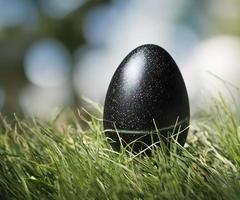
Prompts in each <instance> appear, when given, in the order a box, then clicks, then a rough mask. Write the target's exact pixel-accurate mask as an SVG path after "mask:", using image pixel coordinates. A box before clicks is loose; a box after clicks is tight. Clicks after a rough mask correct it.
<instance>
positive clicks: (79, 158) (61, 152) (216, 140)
mask: <svg viewBox="0 0 240 200" xmlns="http://www.w3.org/2000/svg"><path fill="white" fill-rule="evenodd" d="M209 109H210V110H209ZM206 110H209V111H208V112H204V113H203V114H202V115H201V117H196V118H195V119H192V121H191V128H190V132H189V136H188V140H187V144H186V146H185V148H184V149H182V151H181V153H177V152H179V151H178V150H177V149H179V147H178V148H177V144H173V145H172V148H171V149H170V150H167V149H164V148H158V149H157V150H156V151H154V155H153V156H152V157H146V156H136V155H134V154H131V153H130V152H126V151H125V150H124V149H123V150H122V151H121V152H120V153H117V152H114V151H113V150H111V147H110V146H109V144H108V143H107V141H106V138H105V137H104V134H103V130H102V122H101V120H98V119H96V118H95V117H93V116H90V119H89V120H86V119H85V118H84V117H83V116H86V113H85V114H84V113H83V114H76V113H75V114H74V113H71V112H64V113H62V114H61V115H59V116H58V117H57V118H56V119H55V120H53V121H51V122H43V121H41V120H37V119H33V120H24V121H22V120H18V119H17V118H16V120H15V121H14V122H13V123H11V125H10V124H9V123H7V121H6V120H5V119H4V117H1V120H0V131H1V133H0V199H4V200H5V199H6V200H7V199H24V200H28V199H68V200H71V199H88V200H89V199H124V200H127V199H239V198H240V120H239V116H238V114H237V113H239V112H237V111H232V110H236V106H235V107H234V108H229V107H228V105H226V103H225V102H224V101H223V100H219V101H217V102H214V103H213V105H212V106H210V107H209V108H206ZM66 113H67V114H66ZM79 121H81V122H79ZM83 122H84V124H83ZM79 124H83V125H82V127H81V126H80V125H79ZM166 151H168V152H167V153H166Z"/></svg>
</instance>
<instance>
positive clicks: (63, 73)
mask: <svg viewBox="0 0 240 200" xmlns="http://www.w3.org/2000/svg"><path fill="white" fill-rule="evenodd" d="M239 11H240V2H239V0H202V1H199V0H178V1H174V0H168V1H166V0H7V1H6V0H0V112H1V113H3V114H4V115H12V114H13V113H18V114H19V115H23V116H38V117H40V118H49V117H51V116H52V115H54V114H56V113H57V112H58V111H59V109H61V108H63V107H65V106H71V107H76V106H77V107H78V106H81V105H83V106H84V101H82V97H87V98H89V99H91V100H93V101H94V102H97V103H99V104H100V105H103V102H104V98H105V94H106V90H107V87H108V84H109V82H110V79H111V77H112V75H113V73H114V71H115V70H116V68H117V67H118V65H119V64H120V62H121V61H122V59H123V58H124V57H125V56H126V55H127V54H128V53H129V52H130V51H131V50H133V49H134V48H136V47H137V46H139V45H142V44H145V43H154V44H158V45H160V46H162V47H164V48H165V49H166V50H167V51H168V52H169V53H170V54H171V55H172V56H173V58H174V59H175V61H176V62H177V64H178V66H179V68H180V70H181V72H182V74H183V77H184V80H185V82H186V85H187V88H188V93H189V98H190V102H191V107H192V113H193V114H194V113H195V112H197V108H198V105H201V103H200V102H201V100H202V99H205V98H206V97H209V96H210V95H209V94H211V95H214V94H215V93H217V91H219V90H220V91H221V92H222V91H223V90H224V88H225V87H226V83H228V84H227V85H228V86H229V87H231V88H234V91H236V92H238V86H239V85H240V84H239V83H240V78H239V74H240V66H239V63H240V23H239V22H240V12H239ZM222 80H224V84H223V81H222ZM228 86H227V87H228ZM223 93H224V91H223ZM85 106H87V105H85Z"/></svg>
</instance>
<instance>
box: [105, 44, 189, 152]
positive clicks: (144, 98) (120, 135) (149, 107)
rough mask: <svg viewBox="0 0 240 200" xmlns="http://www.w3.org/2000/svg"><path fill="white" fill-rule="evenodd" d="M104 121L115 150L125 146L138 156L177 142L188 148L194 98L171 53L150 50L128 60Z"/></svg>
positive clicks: (113, 84)
mask: <svg viewBox="0 0 240 200" xmlns="http://www.w3.org/2000/svg"><path fill="white" fill-rule="evenodd" d="M103 119H104V121H103V126H104V129H105V134H106V136H107V137H108V139H109V142H110V144H111V146H112V147H113V149H115V150H119V149H120V146H121V144H122V145H123V146H124V147H125V146H127V147H129V148H130V149H131V150H132V151H133V152H134V153H139V152H141V151H143V150H144V149H146V148H147V147H148V148H147V149H148V150H146V151H145V152H146V153H147V154H151V146H156V145H160V143H161V142H160V140H162V141H163V142H164V143H165V144H166V143H168V142H169V140H170V139H171V138H175V139H177V141H178V143H179V144H180V145H182V146H183V145H184V143H185V141H186V138H187V134H188V126H189V119H190V111H189V101H188V95H187V90H186V87H185V84H184V80H183V78H182V75H181V73H180V71H179V69H178V67H177V65H176V63H175V61H174V60H173V58H172V57H171V56H170V55H169V53H168V52H167V51H165V50H164V49H163V48H161V47H159V46H157V45H152V44H147V45H143V46H140V47H137V48H136V49H134V50H133V51H132V52H130V53H129V54H128V55H127V56H126V57H125V58H124V60H123V61H122V63H121V64H120V65H119V67H118V68H117V70H116V72H115V74H114V75H113V78H112V80H111V83H110V85H109V88H108V91H107V95H106V99H105V105H104V116H103ZM153 144H156V145H153ZM143 152H144V151H143Z"/></svg>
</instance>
